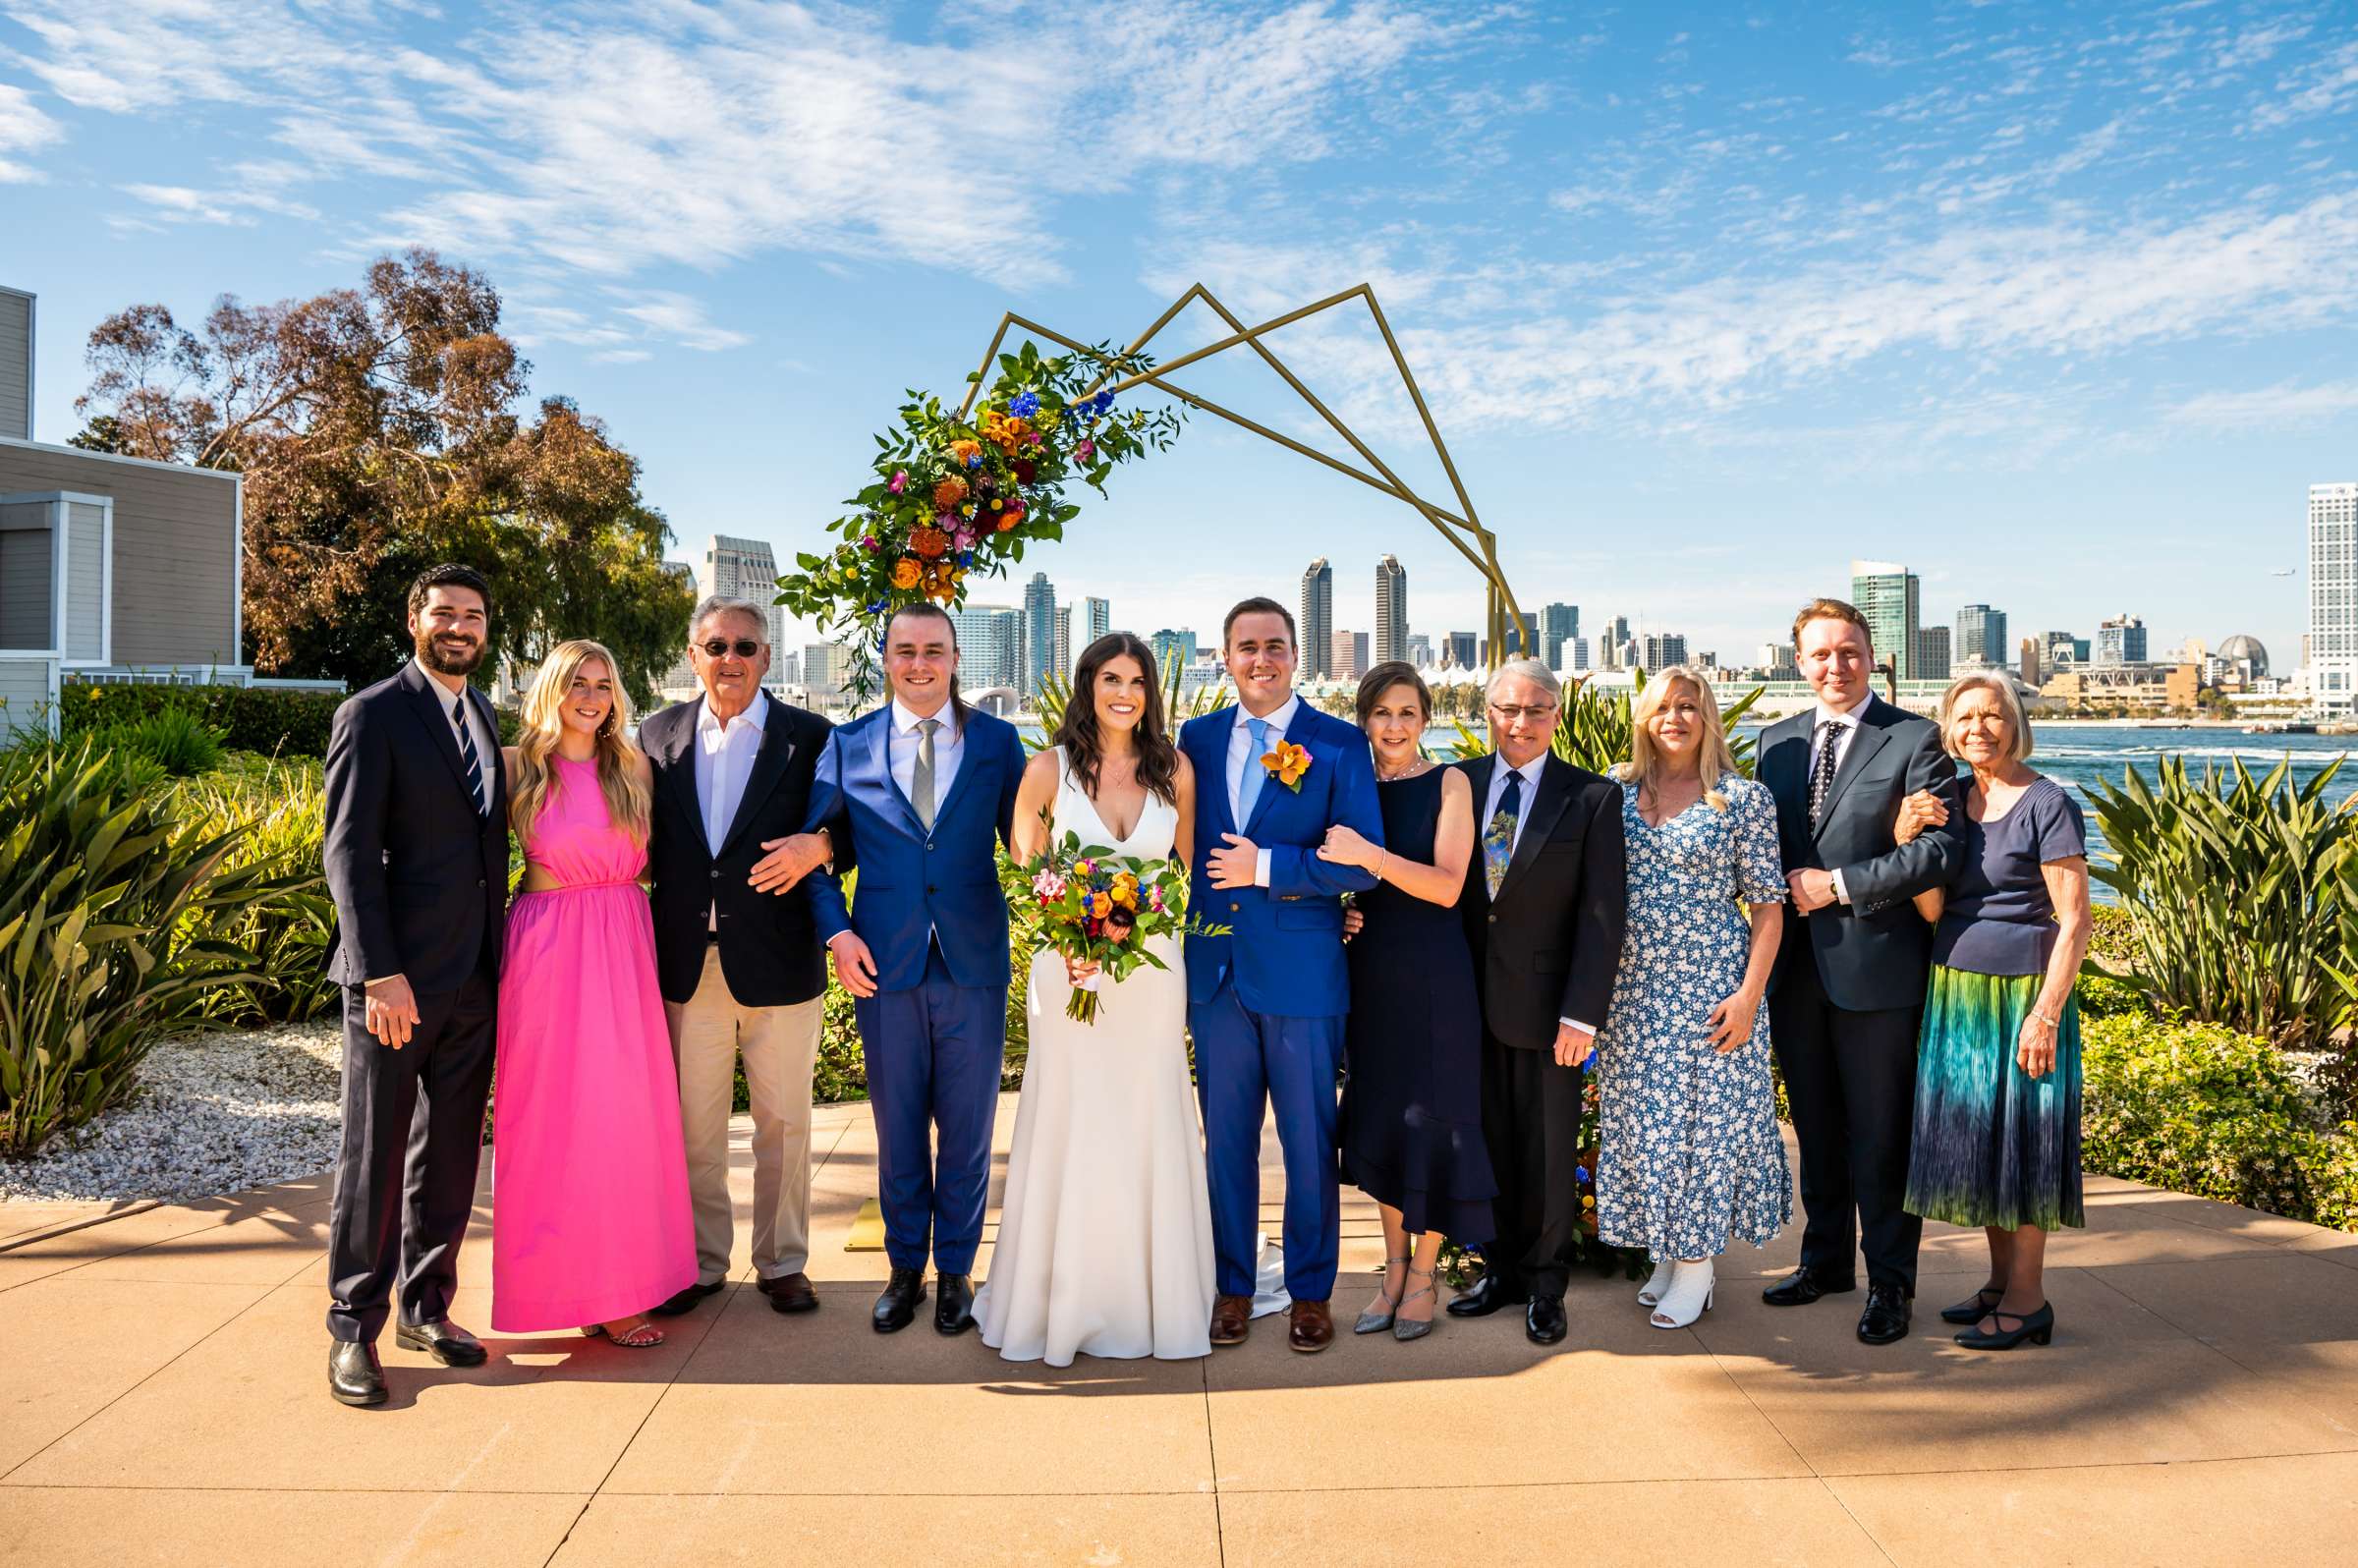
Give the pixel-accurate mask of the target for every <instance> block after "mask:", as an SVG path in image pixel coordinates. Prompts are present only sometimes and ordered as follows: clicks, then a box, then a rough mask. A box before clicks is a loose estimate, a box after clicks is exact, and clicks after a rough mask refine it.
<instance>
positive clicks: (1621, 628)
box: [1597, 615, 1630, 670]
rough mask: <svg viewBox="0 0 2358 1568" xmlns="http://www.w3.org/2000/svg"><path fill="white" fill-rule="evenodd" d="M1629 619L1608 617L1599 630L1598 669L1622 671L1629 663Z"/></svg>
mask: <svg viewBox="0 0 2358 1568" xmlns="http://www.w3.org/2000/svg"><path fill="white" fill-rule="evenodd" d="M1629 642H1630V637H1629V617H1628V616H1626V615H1608V616H1606V617H1604V619H1603V622H1602V624H1600V626H1599V627H1598V629H1597V667H1598V668H1599V669H1605V670H1617V669H1620V668H1621V667H1622V666H1623V665H1624V664H1625V663H1627V662H1628V649H1629Z"/></svg>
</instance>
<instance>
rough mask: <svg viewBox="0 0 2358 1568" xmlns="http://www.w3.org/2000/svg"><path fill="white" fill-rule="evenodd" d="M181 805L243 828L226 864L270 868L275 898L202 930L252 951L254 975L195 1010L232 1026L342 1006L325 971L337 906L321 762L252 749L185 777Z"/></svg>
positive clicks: (207, 819) (214, 822) (295, 1018)
mask: <svg viewBox="0 0 2358 1568" xmlns="http://www.w3.org/2000/svg"><path fill="white" fill-rule="evenodd" d="M173 810H174V811H175V812H178V813H179V814H180V815H181V816H183V817H184V818H186V819H187V820H189V821H192V822H196V823H200V824H205V825H207V826H209V827H211V828H212V829H213V830H215V831H218V832H229V831H232V830H236V829H243V830H244V831H243V832H242V833H241V834H240V836H239V838H238V841H237V843H236V844H235V845H234V846H233V847H232V849H231V850H230V852H229V854H228V856H227V857H225V858H224V860H223V862H222V865H223V867H224V868H225V869H229V870H248V869H251V870H254V871H257V872H261V873H264V874H267V875H269V876H271V877H272V878H273V880H274V884H275V891H274V892H273V893H272V894H271V896H270V897H268V898H265V899H261V900H258V901H257V902H255V903H253V904H251V905H247V906H245V907H242V908H239V909H235V910H231V911H225V912H217V913H216V915H215V916H214V918H213V919H211V920H210V921H208V922H206V923H205V924H204V932H203V933H204V934H205V935H206V936H208V937H209V938H211V939H213V940H216V941H223V942H228V943H230V944H232V945H235V946H237V947H239V948H241V949H243V950H245V951H246V952H248V953H251V954H252V955H253V979H252V980H245V981H241V982H239V983H237V984H228V985H221V986H219V987H217V988H214V989H211V990H208V991H205V992H204V993H202V995H200V996H199V997H197V999H196V1002H195V1005H194V1008H193V1012H194V1015H195V1016H196V1017H197V1018H198V1019H201V1020H202V1021H204V1022H206V1023H214V1024H225V1025H257V1024H290V1023H302V1022H304V1021H306V1020H309V1019H313V1018H320V1017H325V1016H329V1015H332V1014H334V1013H335V1012H336V1011H337V1010H338V1009H339V1008H340V1007H341V1005H342V998H341V995H340V994H339V992H340V988H339V987H338V986H337V984H336V982H335V981H334V980H330V979H329V978H328V974H327V944H328V942H329V940H330V939H331V938H332V937H333V936H334V934H335V928H336V906H335V902H334V900H333V899H332V898H330V897H329V895H328V892H327V887H326V879H325V877H324V876H323V875H322V874H321V871H320V862H319V857H320V845H321V842H322V838H323V836H324V834H325V831H326V824H327V793H326V787H325V784H324V782H323V780H322V776H321V768H320V764H319V763H317V762H314V761H311V760H309V759H308V758H303V759H298V760H296V761H292V762H282V761H278V760H275V759H273V758H270V757H263V756H239V757H236V758H233V759H232V760H231V761H230V762H229V763H228V764H227V765H226V766H224V767H221V768H218V769H216V770H214V771H213V772H211V773H208V774H206V775H204V776H203V777H201V778H197V779H192V780H190V781H189V782H187V783H185V784H183V785H182V786H180V789H179V791H178V795H177V799H176V800H175V802H174V806H173Z"/></svg>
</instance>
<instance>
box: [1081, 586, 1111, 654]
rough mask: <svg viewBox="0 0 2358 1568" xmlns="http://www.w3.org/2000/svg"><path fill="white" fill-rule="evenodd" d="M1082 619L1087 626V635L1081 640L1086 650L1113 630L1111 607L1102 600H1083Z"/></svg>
mask: <svg viewBox="0 0 2358 1568" xmlns="http://www.w3.org/2000/svg"><path fill="white" fill-rule="evenodd" d="M1081 609H1082V619H1083V620H1085V621H1086V622H1088V624H1089V635H1088V636H1087V637H1086V638H1084V639H1082V642H1081V646H1082V647H1084V648H1086V647H1088V646H1089V644H1092V643H1095V641H1096V640H1097V639H1098V638H1100V637H1103V636H1104V635H1105V634H1106V633H1108V632H1110V631H1112V630H1113V606H1112V605H1111V604H1109V603H1107V602H1106V601H1105V600H1103V599H1089V598H1085V599H1083V600H1082V601H1081Z"/></svg>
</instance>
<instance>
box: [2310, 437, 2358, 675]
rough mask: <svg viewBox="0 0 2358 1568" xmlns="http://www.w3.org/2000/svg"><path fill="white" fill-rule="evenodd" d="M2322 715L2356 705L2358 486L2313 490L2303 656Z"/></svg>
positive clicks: (2320, 486)
mask: <svg viewBox="0 0 2358 1568" xmlns="http://www.w3.org/2000/svg"><path fill="white" fill-rule="evenodd" d="M2301 661H2302V663H2303V664H2305V665H2306V666H2307V667H2308V670H2309V699H2310V701H2311V702H2312V703H2314V704H2315V705H2316V706H2317V707H2318V708H2319V709H2320V710H2322V711H2325V712H2330V713H2333V714H2337V715H2339V714H2347V713H2349V712H2350V711H2352V709H2353V707H2354V706H2358V484H2312V485H2311V486H2309V638H2308V642H2307V644H2306V646H2305V649H2304V651H2303V654H2302V660H2301Z"/></svg>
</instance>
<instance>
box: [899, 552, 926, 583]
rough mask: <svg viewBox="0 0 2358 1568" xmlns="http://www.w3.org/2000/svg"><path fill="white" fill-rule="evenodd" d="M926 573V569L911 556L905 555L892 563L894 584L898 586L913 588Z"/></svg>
mask: <svg viewBox="0 0 2358 1568" xmlns="http://www.w3.org/2000/svg"><path fill="white" fill-rule="evenodd" d="M924 575H925V569H924V568H923V567H921V566H919V565H918V564H917V562H916V560H915V559H914V558H913V557H911V556H906V555H904V556H902V557H901V558H900V559H899V560H897V561H895V562H893V563H892V586H893V587H894V588H915V587H917V580H918V579H919V578H920V577H922V576H924Z"/></svg>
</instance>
